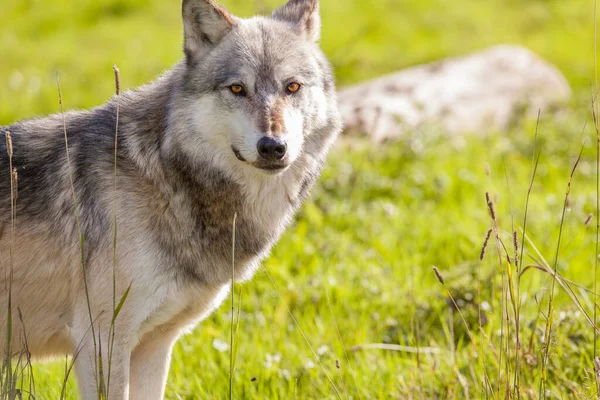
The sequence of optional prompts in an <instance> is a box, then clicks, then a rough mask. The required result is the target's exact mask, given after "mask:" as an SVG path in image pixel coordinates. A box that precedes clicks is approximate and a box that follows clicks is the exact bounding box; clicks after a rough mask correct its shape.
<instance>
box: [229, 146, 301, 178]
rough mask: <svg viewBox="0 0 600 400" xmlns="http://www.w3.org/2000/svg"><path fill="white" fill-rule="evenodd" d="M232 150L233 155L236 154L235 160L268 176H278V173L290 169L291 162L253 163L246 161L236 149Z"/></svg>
mask: <svg viewBox="0 0 600 400" xmlns="http://www.w3.org/2000/svg"><path fill="white" fill-rule="evenodd" d="M231 150H232V151H233V154H235V158H237V159H238V160H240V161H241V162H243V163H246V164H248V165H251V166H253V167H254V168H257V169H260V170H263V171H264V172H266V173H267V174H277V173H278V172H282V171H284V170H286V169H287V167H289V162H287V161H284V160H278V161H276V162H268V161H256V162H253V163H252V162H249V161H248V160H246V159H245V158H244V156H242V153H241V152H240V151H239V150H238V149H236V148H235V147H233V146H231Z"/></svg>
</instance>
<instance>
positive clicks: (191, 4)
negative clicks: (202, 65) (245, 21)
mask: <svg viewBox="0 0 600 400" xmlns="http://www.w3.org/2000/svg"><path fill="white" fill-rule="evenodd" d="M181 14H182V17H183V51H184V53H185V57H186V59H187V63H188V65H193V64H194V63H195V62H197V61H198V60H199V59H200V58H201V57H202V55H203V54H205V53H206V52H208V51H209V50H210V49H211V48H212V47H213V46H214V45H215V44H217V43H218V42H219V41H220V40H221V39H222V38H223V36H225V34H226V33H227V32H229V31H230V30H231V28H233V27H234V26H235V24H236V22H235V18H234V17H232V16H231V15H230V14H229V13H228V12H227V10H226V9H225V8H224V7H221V6H219V5H218V4H215V3H214V2H213V1H212V0H183V5H182V11H181Z"/></svg>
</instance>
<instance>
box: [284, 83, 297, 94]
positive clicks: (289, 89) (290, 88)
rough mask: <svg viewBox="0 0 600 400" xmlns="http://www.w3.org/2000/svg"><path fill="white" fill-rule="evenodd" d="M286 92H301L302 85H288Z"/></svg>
mask: <svg viewBox="0 0 600 400" xmlns="http://www.w3.org/2000/svg"><path fill="white" fill-rule="evenodd" d="M286 90H287V92H288V93H296V92H297V91H298V90H300V84H299V83H296V82H292V83H290V84H289V85H287V88H286Z"/></svg>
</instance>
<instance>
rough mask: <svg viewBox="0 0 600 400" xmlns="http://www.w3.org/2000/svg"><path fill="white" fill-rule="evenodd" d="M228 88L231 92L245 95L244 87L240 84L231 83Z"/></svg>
mask: <svg viewBox="0 0 600 400" xmlns="http://www.w3.org/2000/svg"><path fill="white" fill-rule="evenodd" d="M229 89H230V90H231V91H232V92H233V94H235V95H237V96H245V95H246V89H244V87H243V86H242V85H238V84H233V85H231V86H229Z"/></svg>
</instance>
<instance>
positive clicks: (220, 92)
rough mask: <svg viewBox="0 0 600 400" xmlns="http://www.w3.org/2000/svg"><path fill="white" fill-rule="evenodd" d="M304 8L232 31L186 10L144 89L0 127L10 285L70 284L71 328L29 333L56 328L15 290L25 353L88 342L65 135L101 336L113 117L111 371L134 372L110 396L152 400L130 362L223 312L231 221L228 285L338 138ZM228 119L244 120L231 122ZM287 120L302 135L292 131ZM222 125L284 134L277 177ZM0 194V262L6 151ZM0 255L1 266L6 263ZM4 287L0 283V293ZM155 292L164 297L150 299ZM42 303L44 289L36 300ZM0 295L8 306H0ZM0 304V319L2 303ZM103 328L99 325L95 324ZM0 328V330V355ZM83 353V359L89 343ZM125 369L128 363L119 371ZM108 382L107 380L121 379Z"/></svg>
mask: <svg viewBox="0 0 600 400" xmlns="http://www.w3.org/2000/svg"><path fill="white" fill-rule="evenodd" d="M316 10H318V3H317V2H316V1H314V0H305V1H300V0H292V1H291V3H290V4H288V5H287V6H285V7H284V9H283V11H280V12H276V13H275V14H274V15H275V17H274V18H260V17H256V18H253V19H251V20H240V19H237V18H235V17H232V16H230V15H229V14H227V12H226V11H225V10H224V9H223V8H220V7H218V6H216V5H215V4H214V3H212V1H208V0H184V3H183V19H184V27H185V29H184V30H185V33H184V36H185V37H184V42H185V46H184V47H185V54H186V57H185V58H184V60H182V61H181V62H180V63H178V64H177V65H175V66H174V67H173V69H172V70H170V71H168V72H166V73H165V74H164V75H163V76H161V77H160V78H158V79H157V80H156V81H155V82H153V83H150V84H148V85H146V86H143V87H141V88H139V89H137V90H134V91H130V92H126V93H124V94H122V95H121V96H119V97H115V98H113V99H112V100H110V101H109V102H108V103H107V104H105V105H103V106H100V107H98V108H95V109H92V110H90V111H81V112H68V113H65V115H64V119H65V124H64V125H63V116H62V115H54V116H50V117H47V118H42V119H36V120H29V121H22V122H18V123H15V124H14V125H11V126H8V127H1V128H0V132H1V133H2V134H4V133H5V132H10V136H11V138H12V141H13V148H14V157H13V166H14V168H16V170H17V172H18V199H17V202H16V204H17V210H16V214H17V219H18V224H17V231H16V232H15V236H17V237H18V238H20V239H19V240H21V241H23V243H20V244H19V245H22V246H25V247H27V246H29V248H28V250H27V252H26V253H22V254H21V253H17V255H16V256H15V271H17V273H16V276H18V277H20V276H22V277H31V276H36V275H38V276H39V278H40V279H41V280H42V281H43V280H52V279H54V278H56V277H57V276H58V275H57V272H53V271H55V270H54V269H52V268H54V267H52V268H50V267H48V266H47V264H48V262H49V260H52V262H53V263H56V264H60V265H63V266H64V267H63V268H66V270H65V271H68V274H67V275H66V276H69V277H70V278H68V279H67V278H64V279H67V280H66V281H64V279H63V278H60V279H63V280H61V281H60V282H62V283H61V285H63V284H64V287H65V290H63V292H64V293H65V296H67V297H65V300H64V301H62V302H61V303H57V304H56V305H54V303H52V304H53V305H52V307H56V309H57V311H56V315H60V318H61V321H62V322H61V323H64V324H65V325H66V326H67V328H68V329H67V331H62V329H64V327H61V326H57V327H56V328H54V327H53V325H52V324H51V323H50V322H48V323H47V325H48V327H46V325H45V324H46V323H45V322H44V323H41V322H39V321H41V320H42V319H43V317H42V315H43V314H48V318H51V315H53V314H52V313H51V312H50V311H48V310H49V308H50V307H51V305H50V303H48V305H47V306H46V307H48V310H46V311H44V307H45V306H44V304H30V303H28V301H33V300H30V298H35V299H38V300H39V301H41V302H42V303H43V302H44V301H45V300H44V299H45V297H44V296H45V295H44V294H43V293H42V294H39V295H37V296H34V297H32V296H28V295H27V291H28V290H33V289H31V288H30V287H29V286H28V283H26V279H25V278H24V281H23V282H25V283H23V284H22V285H23V287H21V288H20V287H19V284H20V283H18V282H17V283H15V287H16V290H17V291H20V292H22V293H23V295H22V296H19V295H16V297H15V299H14V301H13V304H15V305H14V306H15V307H20V308H22V309H23V312H24V315H23V317H24V319H25V322H26V324H25V325H26V326H34V327H35V326H42V325H43V326H44V331H43V332H42V328H40V329H39V332H37V331H36V332H37V336H36V334H33V335H28V336H30V338H31V339H30V340H32V341H33V342H34V343H30V349H32V352H33V354H34V356H35V355H64V354H59V353H60V351H62V350H61V349H64V348H67V349H68V351H69V352H71V353H72V352H73V351H74V347H73V346H74V343H75V342H76V340H79V341H81V340H83V339H84V338H85V337H86V335H88V334H87V333H81V332H87V331H85V329H83V328H81V329H80V328H79V327H80V326H85V320H81V315H80V314H79V313H78V311H77V310H78V307H79V306H75V304H80V299H81V296H82V292H81V284H80V281H81V279H82V270H81V259H80V256H78V254H79V244H80V243H79V237H78V227H77V224H76V220H75V217H74V215H75V213H74V211H75V210H74V205H73V198H72V196H71V185H70V180H69V170H68V168H67V163H66V152H65V142H64V137H63V129H66V132H67V135H68V143H69V150H70V160H71V167H72V169H71V176H72V178H73V185H74V188H75V194H76V198H77V202H78V206H79V209H78V211H79V216H80V221H81V231H82V234H83V236H84V238H85V241H84V256H85V257H84V264H85V270H86V271H88V272H87V274H88V284H89V285H90V291H91V292H92V295H91V297H92V303H93V304H92V309H93V311H94V315H97V316H98V317H97V318H98V321H99V326H101V325H100V321H103V318H105V317H103V315H104V316H105V315H106V311H107V310H106V304H109V302H108V300H109V299H110V298H111V297H112V293H104V294H103V296H105V297H106V299H105V298H103V297H102V296H101V295H100V294H98V293H100V292H102V291H105V290H106V289H103V288H110V287H111V282H112V268H113V264H112V262H111V260H112V254H113V244H112V238H113V210H114V209H113V206H114V204H113V199H114V187H113V185H114V180H113V168H114V136H115V126H116V115H117V107H118V108H119V124H118V138H119V142H118V153H117V221H118V229H117V232H118V235H119V236H118V245H117V258H118V263H117V271H116V274H117V278H118V283H117V291H118V292H119V293H122V292H123V291H124V289H125V288H126V287H127V285H128V284H129V283H130V282H131V283H132V289H131V294H130V295H129V297H128V299H127V301H126V305H125V306H124V308H123V311H122V314H124V315H125V316H124V317H120V318H123V321H132V322H123V325H124V326H126V327H123V326H122V327H121V330H120V331H118V334H117V339H116V340H121V341H120V342H119V344H120V347H119V346H117V348H118V349H122V354H124V355H123V356H122V358H123V362H124V363H127V362H128V361H127V360H129V359H130V358H131V374H132V375H131V377H130V378H129V379H130V380H131V381H130V384H129V386H130V389H129V393H130V394H129V395H128V394H127V389H126V387H127V385H126V382H125V381H124V382H121V380H126V379H128V378H127V376H128V374H126V373H125V372H123V376H121V377H119V379H116V381H117V382H121V383H122V384H119V383H115V385H114V388H113V387H111V394H112V396H111V398H116V399H127V398H130V399H133V398H149V397H143V396H142V394H141V393H145V394H144V396H148V393H150V389H147V388H141V387H139V386H136V379H137V378H136V376H137V375H136V372H135V368H136V367H135V366H136V365H138V359H141V358H143V357H150V356H149V355H148V354H149V352H150V351H151V350H148V348H151V347H157V346H158V345H156V346H154V345H153V346H150V345H149V344H148V345H147V343H150V341H151V340H156V341H160V340H162V339H158V337H159V336H160V337H167V336H168V337H169V338H171V336H169V335H172V341H171V342H165V343H166V346H167V347H168V348H167V350H166V351H168V352H170V347H169V346H170V345H172V342H173V341H174V340H175V339H176V338H177V336H178V335H179V333H180V332H181V329H182V328H183V327H184V325H186V324H187V325H189V324H190V323H192V324H193V323H195V322H197V321H198V320H199V319H202V318H204V317H205V316H206V315H207V313H209V312H210V311H211V310H212V309H214V307H216V306H217V305H218V304H219V302H220V301H221V300H222V295H221V294H218V293H221V292H222V290H221V288H223V290H227V288H228V285H229V282H230V274H231V243H232V218H233V216H234V214H237V224H236V248H235V257H236V275H237V277H236V278H237V279H247V278H248V277H250V276H251V274H252V273H253V272H254V271H255V269H256V268H257V266H258V263H259V262H260V260H261V259H262V258H264V257H265V256H266V255H267V254H268V252H269V251H270V249H271V247H272V246H273V244H274V243H275V242H276V241H277V240H278V238H279V237H280V235H281V234H282V233H283V229H284V228H285V226H287V224H288V223H289V222H290V220H291V218H292V216H293V213H294V212H295V211H296V210H297V209H298V207H299V206H300V205H301V204H302V202H303V200H304V199H305V198H306V197H307V195H308V193H309V190H310V188H311V187H312V186H313V184H314V182H315V181H316V179H317V178H318V177H319V175H320V171H321V168H322V165H323V163H324V161H325V157H326V155H327V151H328V150H329V148H330V146H331V144H332V142H333V140H334V139H335V137H336V136H337V134H338V132H339V131H340V129H341V123H340V119H339V115H338V111H337V104H336V98H335V88H334V84H333V78H332V72H331V68H330V66H329V64H328V62H327V60H326V58H325V56H324V55H323V53H322V52H321V51H320V50H319V49H318V47H317V45H316V44H315V42H314V41H313V40H312V39H311V37H312V38H314V32H312V34H311V35H312V36H311V37H308V36H306V35H305V34H304V33H305V32H307V29H309V28H310V29H313V30H314V29H316V28H315V27H316V26H317V25H315V24H314V23H313V24H312V25H310V24H309V25H310V26H309V28H307V26H308V25H307V20H308V19H310V20H312V21H314V20H315V18H317V17H316V16H315V13H316V12H317V11H316ZM303 13H305V14H306V15H305V14H303ZM301 15H304V16H301ZM310 29H309V31H310ZM303 32H304V33H303ZM291 81H294V82H298V83H301V84H302V89H301V90H300V91H299V92H298V93H294V94H290V93H286V92H285V90H286V85H288V84H289V83H290V82H291ZM233 83H240V84H243V85H244V86H245V87H246V89H247V92H248V95H247V97H244V98H240V97H236V96H234V95H232V93H231V91H230V89H229V85H231V84H233ZM199 107H200V108H199ZM202 107H210V110H207V109H206V108H202ZM240 115H241V116H243V118H242V120H241V121H240V120H238V119H239V118H238V117H236V118H234V120H232V118H233V117H232V116H240ZM199 116H204V119H199V118H200V117H199ZM286 118H287V119H286ZM290 118H292V119H290ZM294 118H295V119H294ZM298 118H301V120H298ZM289 121H298V122H299V123H300V124H301V126H298V127H294V126H290V125H289V124H290V122H289ZM222 126H224V127H227V126H232V127H234V128H235V127H237V126H242V127H244V126H245V127H250V128H251V130H252V132H254V133H253V135H256V134H257V133H256V132H259V133H260V134H261V135H266V136H270V135H281V137H282V138H284V139H285V140H288V141H289V143H290V146H291V147H293V146H299V148H297V149H295V150H294V151H291V150H290V152H289V155H288V154H286V156H285V158H284V159H283V160H282V163H283V164H284V165H285V167H287V169H285V170H282V171H281V172H280V173H279V174H278V175H276V176H270V175H269V174H267V173H265V172H261V168H263V167H265V161H264V160H260V159H256V160H253V157H254V158H256V155H255V154H251V152H252V150H253V149H252V145H249V146H246V144H247V143H246V142H248V143H250V144H252V143H253V142H252V141H251V140H250V139H251V138H250V136H248V137H245V136H243V135H242V136H239V135H238V136H235V135H233V134H231V135H229V133H228V132H229V130H228V128H227V129H226V128H222V129H224V131H223V133H222V134H220V133H215V129H217V130H218V129H221V127H222ZM300 127H301V128H302V129H301V130H299V132H300V136H299V137H293V136H292V133H291V132H292V131H294V129H296V130H297V129H299V128H300ZM250 128H248V129H250ZM231 129H233V128H231ZM236 129H237V128H236ZM244 129H245V128H244ZM248 135H250V131H248ZM229 136H231V140H232V142H231V143H230V142H229V139H227V138H228V137H229ZM249 138H250V139H249ZM2 142H3V140H2ZM239 145H241V146H242V148H241V150H240V152H245V153H244V157H241V158H239V157H238V158H239V159H238V158H236V156H237V155H238V154H234V151H233V150H232V149H235V146H239ZM244 146H245V147H244ZM292 150H293V149H292ZM249 152H250V153H249ZM246 159H247V160H246ZM0 193H4V196H2V198H1V199H0V228H1V231H0V235H1V236H0V250H4V249H6V248H8V246H9V245H10V240H11V238H12V237H13V235H12V233H13V232H12V231H11V229H10V215H11V213H10V179H9V159H8V156H7V151H6V146H5V145H4V144H2V145H0ZM271 207H272V209H271ZM27 241H30V243H31V244H30V245H28V243H27ZM44 252H45V253H44ZM1 254H2V258H3V262H4V264H6V263H7V261H8V260H7V259H6V257H5V254H6V253H5V252H2V253H1ZM19 257H20V258H19ZM49 257H54V258H55V259H54V258H52V259H51V258H49ZM138 260H139V261H138ZM143 260H145V261H143ZM28 279H34V278H28ZM56 279H58V278H56ZM0 280H1V278H0ZM34 280H35V279H34ZM6 285H7V283H6V282H5V281H3V283H2V285H0V286H2V287H6ZM31 285H33V283H32V284H31ZM31 285H30V286H31ZM157 285H158V286H157ZM161 287H164V288H165V289H164V292H165V295H164V296H162V297H160V298H157V299H156V300H153V299H154V298H153V297H152V296H153V295H154V293H155V292H158V291H160V290H162V289H159V288H161ZM57 290H58V289H57ZM195 291H199V293H200V292H201V293H204V294H202V296H208V297H206V298H201V299H198V300H193V297H190V300H185V303H184V304H179V303H181V302H184V300H182V298H177V297H173V296H174V293H183V294H185V296H191V293H195ZM52 293H53V289H50V288H49V289H48V294H47V296H53V294H52ZM119 293H117V294H116V296H117V297H119ZM183 294H182V295H181V296H184V295H183ZM98 296H99V297H98ZM0 298H2V299H4V298H5V295H4V294H2V293H0ZM185 298H186V299H187V297H185ZM71 299H72V300H71ZM196 303H198V304H202V306H199V305H196ZM69 304H73V306H71V305H69ZM0 307H4V309H6V306H5V304H4V303H3V300H0ZM143 310H146V311H143ZM170 310H171V311H170ZM173 310H177V311H173ZM28 312H29V314H30V315H28ZM103 313H104V314H103ZM78 318H79V319H78ZM0 319H2V320H6V318H0ZM36 321H37V322H36ZM135 321H138V322H135ZM88 325H89V322H88ZM108 325H109V324H108V323H106V321H104V323H103V327H104V328H106V327H107V326H108ZM130 325H131V326H130ZM32 329H33V330H35V328H32ZM3 330H4V327H3V326H2V323H1V322H0V342H2V343H4V341H5V339H4V337H3V333H2V332H3ZM163 331H164V332H168V333H164V332H163ZM74 332H80V333H81V334H80V335H79V336H77V334H75V333H74ZM65 335H66V336H65ZM119 335H121V336H123V338H121V339H120V337H121V336H119ZM127 335H130V336H131V337H128V336H127ZM17 336H18V335H17ZM63 336H65V337H67V336H69V337H70V339H69V340H70V343H71V344H70V345H68V344H64V343H63V342H60V343H61V344H60V345H55V348H53V349H49V347H51V345H52V344H53V343H55V342H56V343H58V342H59V338H62V337H63ZM86 343H87V346H89V343H90V341H89V340H88V341H87V342H86ZM152 343H154V342H152ZM157 343H158V342H157ZM160 343H162V342H160ZM14 347H15V348H18V347H19V344H18V343H15V344H14ZM140 349H141V350H140ZM38 350H39V351H38ZM65 351H67V350H65ZM152 351H154V350H152ZM57 353H58V354H57ZM137 353H139V354H140V355H139V356H138V355H137ZM86 354H87V357H88V358H89V357H90V356H89V352H88V353H85V352H82V355H81V357H82V358H83V360H84V361H81V362H80V363H79V366H78V374H80V375H85V376H80V380H81V381H83V383H82V384H81V386H82V388H81V391H82V395H85V394H86V393H90V389H89V388H90V385H91V384H92V383H90V376H89V371H88V369H89V368H88V367H86V365H87V364H86V362H89V359H86V358H85V357H86ZM167 354H168V353H167ZM125 355H126V356H125ZM116 357H117V358H118V356H116ZM148 359H150V358H148ZM119 361H120V359H117V361H115V362H116V363H117V364H118V363H119ZM144 363H146V362H145V361H144V362H140V364H141V365H142V364H144ZM148 363H150V361H148ZM128 368H129V367H128V364H124V365H123V366H122V369H121V370H122V371H129V369H128ZM144 368H146V367H144ZM147 368H150V367H147ZM156 368H158V367H156ZM161 368H164V365H163V366H162V367H161ZM167 368H168V357H167ZM159 369H160V368H159ZM115 370H116V371H117V372H116V374H119V371H120V369H119V368H117V367H115ZM163 375H164V371H163ZM161 379H162V380H164V379H166V375H165V376H161V377H160V379H159V380H161ZM161 385H162V386H157V389H156V390H155V391H158V392H159V393H158V395H156V394H153V396H158V397H152V398H162V391H163V390H164V382H162V383H161ZM113 390H115V392H114V393H112V391H113Z"/></svg>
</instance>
